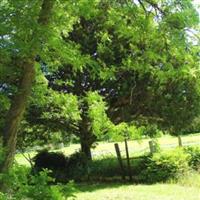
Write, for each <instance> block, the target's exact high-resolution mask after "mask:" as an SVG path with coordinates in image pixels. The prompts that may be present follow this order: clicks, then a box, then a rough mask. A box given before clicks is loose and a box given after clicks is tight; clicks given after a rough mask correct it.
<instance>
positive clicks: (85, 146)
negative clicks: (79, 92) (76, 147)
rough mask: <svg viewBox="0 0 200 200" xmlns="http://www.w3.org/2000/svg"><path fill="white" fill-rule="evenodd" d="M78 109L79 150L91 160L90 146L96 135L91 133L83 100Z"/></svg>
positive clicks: (85, 103) (85, 104) (86, 106)
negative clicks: (79, 115) (79, 113)
mask: <svg viewBox="0 0 200 200" xmlns="http://www.w3.org/2000/svg"><path fill="white" fill-rule="evenodd" d="M80 110H82V112H81V121H80V123H79V138H80V144H81V152H83V153H84V154H85V156H86V157H87V160H89V161H90V160H92V153H91V147H92V144H93V143H94V142H95V141H96V136H95V135H94V134H93V133H92V130H91V122H90V119H89V117H88V105H87V102H86V101H85V100H84V101H83V102H82V103H81V107H80Z"/></svg>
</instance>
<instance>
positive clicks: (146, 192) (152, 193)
mask: <svg viewBox="0 0 200 200" xmlns="http://www.w3.org/2000/svg"><path fill="white" fill-rule="evenodd" d="M78 188H79V191H78V192H76V193H75V196H76V198H77V200H199V199H200V188H198V187H189V186H182V185H177V184H155V185H122V184H93V185H79V186H78Z"/></svg>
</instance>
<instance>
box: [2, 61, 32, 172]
mask: <svg viewBox="0 0 200 200" xmlns="http://www.w3.org/2000/svg"><path fill="white" fill-rule="evenodd" d="M34 77H35V69H34V59H29V60H26V61H24V63H23V71H22V79H21V83H20V85H19V88H18V93H17V94H16V95H15V97H14V98H13V101H12V103H11V107H10V109H9V111H8V113H7V117H6V122H5V129H4V133H3V146H4V148H5V160H4V162H3V164H2V167H1V172H5V171H7V170H8V169H9V168H10V167H11V165H12V163H13V160H14V154H15V149H16V141H17V128H18V126H19V123H20V121H21V118H22V116H23V113H24V111H25V107H26V102H27V99H28V97H29V95H30V92H31V86H32V82H33V80H34Z"/></svg>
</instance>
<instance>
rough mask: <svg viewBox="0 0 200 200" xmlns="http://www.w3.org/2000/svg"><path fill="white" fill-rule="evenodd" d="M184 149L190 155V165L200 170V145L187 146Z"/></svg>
mask: <svg viewBox="0 0 200 200" xmlns="http://www.w3.org/2000/svg"><path fill="white" fill-rule="evenodd" d="M184 150H185V152H186V153H188V154H189V155H190V159H189V165H190V166H191V167H192V168H193V169H195V170H200V147H185V148H184Z"/></svg>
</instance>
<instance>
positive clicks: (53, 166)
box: [33, 150, 67, 171]
mask: <svg viewBox="0 0 200 200" xmlns="http://www.w3.org/2000/svg"><path fill="white" fill-rule="evenodd" d="M33 160H34V162H35V166H34V167H35V169H36V170H39V171H40V170H42V169H49V170H62V169H64V168H65V167H66V164H67V163H66V158H65V155H64V154H62V153H58V152H48V151H47V150H42V151H41V152H39V153H38V154H37V155H36V156H35V157H34V158H33Z"/></svg>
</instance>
